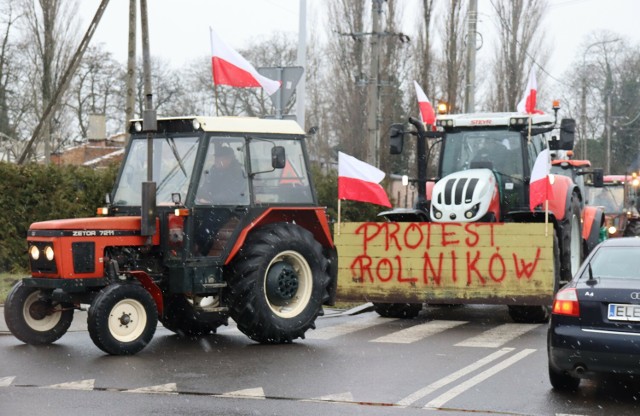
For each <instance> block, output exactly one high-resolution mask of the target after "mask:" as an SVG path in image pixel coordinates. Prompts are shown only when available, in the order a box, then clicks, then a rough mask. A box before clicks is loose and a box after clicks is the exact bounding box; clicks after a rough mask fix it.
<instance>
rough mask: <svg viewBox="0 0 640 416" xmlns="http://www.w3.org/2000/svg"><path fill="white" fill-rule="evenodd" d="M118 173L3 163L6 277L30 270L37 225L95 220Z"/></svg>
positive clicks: (0, 186) (1, 245)
mask: <svg viewBox="0 0 640 416" xmlns="http://www.w3.org/2000/svg"><path fill="white" fill-rule="evenodd" d="M116 173H117V167H116V166H111V167H109V168H105V169H91V168H87V167H82V166H68V165H64V166H56V165H38V164H28V165H15V164H10V163H4V162H0V178H2V180H0V207H2V208H3V209H1V210H0V230H2V234H1V235H0V272H13V273H15V272H21V271H25V270H27V269H28V260H27V244H26V237H27V231H28V230H29V225H30V224H31V223H33V222H36V221H44V220H50V219H60V218H80V217H90V216H94V215H95V212H96V208H97V207H99V206H102V205H103V204H104V197H105V194H106V193H107V192H109V191H110V190H111V187H112V186H113V182H114V180H115V176H116Z"/></svg>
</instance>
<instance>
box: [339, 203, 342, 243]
mask: <svg viewBox="0 0 640 416" xmlns="http://www.w3.org/2000/svg"><path fill="white" fill-rule="evenodd" d="M341 210H342V204H341V200H340V198H338V235H340V211H341Z"/></svg>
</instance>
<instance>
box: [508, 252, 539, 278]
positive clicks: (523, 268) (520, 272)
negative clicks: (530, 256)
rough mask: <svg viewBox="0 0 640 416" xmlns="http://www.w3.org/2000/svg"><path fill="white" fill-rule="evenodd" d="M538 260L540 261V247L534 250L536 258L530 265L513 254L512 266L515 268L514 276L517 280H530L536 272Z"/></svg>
mask: <svg viewBox="0 0 640 416" xmlns="http://www.w3.org/2000/svg"><path fill="white" fill-rule="evenodd" d="M538 259H540V247H538V249H537V250H536V258H535V259H534V260H533V262H531V263H528V262H526V261H525V260H523V259H521V258H519V257H518V255H517V254H516V253H513V264H514V266H515V267H516V276H517V277H518V279H521V278H522V276H525V277H526V278H527V279H531V275H532V274H533V272H535V271H536V267H537V266H538ZM518 263H520V264H518Z"/></svg>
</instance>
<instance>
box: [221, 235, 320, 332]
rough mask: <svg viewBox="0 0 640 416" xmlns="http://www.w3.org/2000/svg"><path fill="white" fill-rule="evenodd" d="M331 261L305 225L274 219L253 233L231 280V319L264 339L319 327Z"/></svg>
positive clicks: (240, 255) (244, 247)
mask: <svg viewBox="0 0 640 416" xmlns="http://www.w3.org/2000/svg"><path fill="white" fill-rule="evenodd" d="M327 267H328V261H327V259H326V258H325V257H324V256H323V255H322V246H321V245H320V243H318V242H317V241H316V240H315V239H314V238H313V235H312V234H311V233H310V232H309V231H307V230H305V229H304V228H302V227H300V226H297V225H294V224H289V223H275V224H269V225H267V226H265V227H262V228H260V229H258V230H257V231H255V232H253V233H252V234H251V235H249V237H248V238H247V240H246V242H245V244H244V245H243V247H242V249H241V250H240V252H239V253H238V255H237V256H236V259H235V260H234V262H233V265H232V266H231V268H230V270H229V271H228V277H227V281H228V284H229V289H230V290H229V302H228V303H229V305H230V309H231V310H230V313H231V317H232V318H233V320H234V321H236V323H237V324H238V329H240V331H242V332H243V333H244V334H246V335H247V336H248V337H249V338H251V339H253V340H254V341H257V342H260V343H270V344H277V343H288V342H291V341H292V340H294V339H296V338H300V337H302V338H304V333H305V332H306V331H307V330H308V329H309V328H315V324H314V322H315V320H316V317H317V316H318V315H320V314H322V304H323V303H324V302H325V301H326V300H328V299H329V292H328V286H329V282H330V277H329V275H328V273H327Z"/></svg>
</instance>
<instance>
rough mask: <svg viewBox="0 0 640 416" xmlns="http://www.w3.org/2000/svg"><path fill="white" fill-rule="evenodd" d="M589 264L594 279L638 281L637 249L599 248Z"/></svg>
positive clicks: (639, 256) (639, 272)
mask: <svg viewBox="0 0 640 416" xmlns="http://www.w3.org/2000/svg"><path fill="white" fill-rule="evenodd" d="M590 263H591V270H592V272H593V275H594V277H606V276H612V277H616V278H628V279H640V248H638V247H615V246H610V247H601V248H600V249H599V250H598V251H597V252H596V253H595V254H594V256H593V258H592V259H591V262H590Z"/></svg>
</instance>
